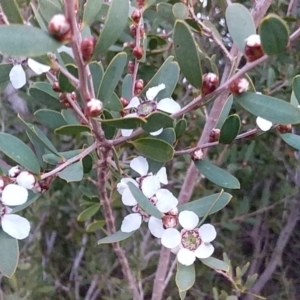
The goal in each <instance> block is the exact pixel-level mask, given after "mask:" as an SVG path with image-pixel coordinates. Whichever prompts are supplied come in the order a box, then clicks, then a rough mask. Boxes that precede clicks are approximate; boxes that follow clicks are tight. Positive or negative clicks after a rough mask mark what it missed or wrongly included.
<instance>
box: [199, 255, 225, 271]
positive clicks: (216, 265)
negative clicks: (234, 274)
mask: <svg viewBox="0 0 300 300" xmlns="http://www.w3.org/2000/svg"><path fill="white" fill-rule="evenodd" d="M200 260H201V262H202V263H203V264H205V265H206V266H208V267H210V268H212V269H217V270H222V271H225V272H228V271H229V265H228V264H227V263H226V262H224V261H222V260H220V259H217V258H214V257H209V258H205V259H200Z"/></svg>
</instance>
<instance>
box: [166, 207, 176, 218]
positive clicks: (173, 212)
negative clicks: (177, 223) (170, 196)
mask: <svg viewBox="0 0 300 300" xmlns="http://www.w3.org/2000/svg"><path fill="white" fill-rule="evenodd" d="M167 214H168V215H171V216H177V215H178V208H177V206H175V207H174V208H172V209H171V210H170V211H168V213H167Z"/></svg>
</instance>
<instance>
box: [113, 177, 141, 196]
mask: <svg viewBox="0 0 300 300" xmlns="http://www.w3.org/2000/svg"><path fill="white" fill-rule="evenodd" d="M128 182H132V183H133V184H134V185H135V186H138V184H137V182H136V181H135V180H133V179H132V178H122V179H121V181H120V182H119V183H118V184H117V190H118V192H119V193H120V194H121V195H122V194H123V192H124V190H125V189H127V188H128V185H127V183H128Z"/></svg>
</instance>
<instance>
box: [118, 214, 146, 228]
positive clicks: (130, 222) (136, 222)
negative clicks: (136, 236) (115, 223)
mask: <svg viewBox="0 0 300 300" xmlns="http://www.w3.org/2000/svg"><path fill="white" fill-rule="evenodd" d="M141 224H142V216H141V215H140V214H130V215H128V216H126V217H125V218H124V220H123V222H122V225H121V231H123V232H131V231H134V230H137V229H139V228H140V227H141Z"/></svg>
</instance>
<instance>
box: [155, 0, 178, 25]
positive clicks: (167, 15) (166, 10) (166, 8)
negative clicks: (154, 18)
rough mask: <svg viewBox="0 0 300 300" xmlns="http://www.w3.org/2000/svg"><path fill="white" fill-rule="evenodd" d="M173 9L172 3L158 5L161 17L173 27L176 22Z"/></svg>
mask: <svg viewBox="0 0 300 300" xmlns="http://www.w3.org/2000/svg"><path fill="white" fill-rule="evenodd" d="M172 8H173V6H172V5H171V4H170V3H159V4H157V13H158V14H159V16H160V17H162V18H163V19H165V20H167V21H168V22H169V23H170V24H171V25H173V24H174V22H175V18H174V15H173V11H172Z"/></svg>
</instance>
